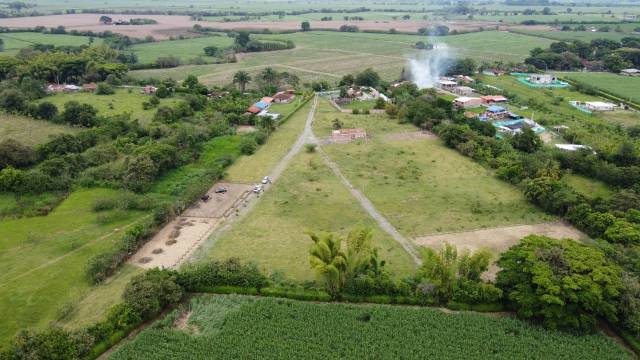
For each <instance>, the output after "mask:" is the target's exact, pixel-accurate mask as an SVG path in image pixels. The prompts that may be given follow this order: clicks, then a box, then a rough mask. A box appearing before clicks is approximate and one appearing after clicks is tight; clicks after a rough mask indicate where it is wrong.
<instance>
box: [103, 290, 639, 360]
mask: <svg viewBox="0 0 640 360" xmlns="http://www.w3.org/2000/svg"><path fill="white" fill-rule="evenodd" d="M190 310H191V315H190V317H189V320H188V324H187V325H186V326H180V329H177V328H176V327H174V324H175V323H180V321H176V319H178V313H173V314H171V315H169V316H168V317H167V318H166V319H165V320H163V321H160V322H159V323H158V324H157V325H156V326H154V327H152V328H149V329H147V330H145V331H143V332H142V333H141V334H140V335H138V337H137V338H136V339H135V340H133V341H131V342H129V343H127V344H125V345H123V346H122V347H120V348H119V349H118V350H117V351H116V352H114V353H113V354H112V355H111V357H110V359H148V358H154V359H215V358H221V359H222V358H225V359H249V358H251V359H257V358H270V359H273V358H277V359H363V358H376V359H378V358H384V359H407V358H412V359H413V358H423V359H424V358H448V359H486V358H492V359H534V358H535V359H542V358H544V359H626V358H631V357H630V356H629V355H628V354H627V353H626V352H625V350H624V349H622V348H621V347H619V346H618V345H617V344H616V343H615V342H614V341H613V340H611V339H610V338H607V337H605V336H603V335H602V334H595V335H587V336H584V335H583V336H574V335H571V334H567V333H561V332H554V331H549V330H544V329H542V328H540V327H536V326H533V325H529V324H527V323H525V322H522V321H518V320H515V319H511V318H492V317H486V316H482V315H478V314H472V313H460V314H455V315H452V314H445V313H443V312H441V311H439V310H435V309H428V308H415V307H402V306H388V305H345V304H336V303H323V304H318V303H310V302H299V301H292V300H282V299H271V298H252V297H244V296H231V295H225V296H221V295H219V296H213V295H212V296H200V297H194V298H193V299H192V300H191V304H190Z"/></svg>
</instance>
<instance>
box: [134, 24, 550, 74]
mask: <svg viewBox="0 0 640 360" xmlns="http://www.w3.org/2000/svg"><path fill="white" fill-rule="evenodd" d="M255 37H256V38H259V39H280V40H291V41H293V42H294V43H295V44H296V48H295V49H292V50H283V51H272V52H262V53H250V54H242V55H241V56H239V58H238V62H237V63H231V64H209V65H192V66H181V67H177V68H172V69H151V70H138V71H132V72H130V75H132V76H133V77H135V78H142V79H145V78H149V77H157V78H169V77H170V78H173V79H183V78H185V77H186V76H187V75H189V74H193V75H196V76H198V77H199V78H200V81H202V82H204V83H206V84H208V85H225V84H229V83H230V82H231V80H232V77H233V74H234V73H235V72H236V71H238V70H244V71H247V72H249V73H250V74H251V75H252V76H254V75H255V74H257V73H258V72H259V71H260V70H262V69H263V68H265V67H273V68H275V69H277V70H279V71H288V72H290V73H294V74H296V75H298V76H299V77H300V78H301V80H302V82H309V81H313V80H318V79H325V80H329V81H330V82H336V81H337V80H338V79H339V78H340V77H342V76H343V75H345V74H350V73H356V72H359V71H361V70H363V69H365V68H367V67H372V68H373V69H374V70H376V71H377V72H379V73H380V75H381V76H382V78H383V79H385V80H394V79H397V78H398V77H399V76H400V72H401V70H402V68H403V67H404V66H405V65H406V63H407V61H408V59H410V58H413V57H414V56H415V55H416V54H417V50H415V49H414V48H413V46H414V45H415V43H416V42H418V41H428V39H429V38H428V37H426V36H419V35H401V34H396V35H392V34H371V33H339V32H328V31H311V32H304V33H294V34H280V35H259V36H258V35H256V36H255ZM183 41H186V40H183ZM437 41H439V42H443V43H446V44H447V45H448V46H449V50H450V51H451V52H453V53H455V54H457V55H459V56H464V57H472V58H475V59H476V60H478V61H482V60H485V61H495V60H502V61H504V62H509V61H514V62H518V61H523V60H524V59H525V58H526V57H527V56H528V55H529V51H530V50H531V49H533V48H534V47H541V48H546V47H548V46H549V44H550V43H551V42H553V41H552V40H549V39H543V38H539V37H530V36H526V35H519V34H512V33H508V32H495V31H487V32H479V33H471V34H463V35H452V36H443V37H438V38H437ZM201 50H202V49H201V48H198V49H194V50H193V51H201ZM422 53H424V54H426V52H422Z"/></svg>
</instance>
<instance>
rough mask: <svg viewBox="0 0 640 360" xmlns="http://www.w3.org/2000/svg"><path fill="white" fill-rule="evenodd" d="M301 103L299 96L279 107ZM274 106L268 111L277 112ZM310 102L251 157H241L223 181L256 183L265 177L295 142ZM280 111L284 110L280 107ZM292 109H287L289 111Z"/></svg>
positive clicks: (300, 131) (229, 169) (230, 168)
mask: <svg viewBox="0 0 640 360" xmlns="http://www.w3.org/2000/svg"><path fill="white" fill-rule="evenodd" d="M299 101H302V98H301V97H300V96H298V97H296V99H295V100H294V101H293V102H292V104H282V105H280V106H293V104H298V102H299ZM276 105H279V104H274V105H272V108H271V110H270V111H273V112H277V111H279V110H278V108H277V107H276ZM310 109H311V102H309V103H307V104H306V105H305V106H303V107H302V108H300V109H299V110H298V111H297V112H296V113H295V114H293V115H292V116H291V117H290V118H289V119H288V120H287V121H286V122H285V123H284V124H282V125H281V126H279V127H278V129H277V130H276V131H275V132H274V133H273V134H272V135H271V136H270V137H269V140H267V143H266V144H264V145H263V146H262V147H260V149H259V150H258V151H257V152H256V153H255V154H253V155H250V156H241V157H240V158H238V160H237V161H236V162H235V163H234V164H233V165H231V166H230V167H229V168H228V169H227V174H226V176H225V180H227V181H230V182H237V183H257V182H259V181H260V180H261V179H262V178H263V177H264V176H265V175H267V174H268V173H269V171H271V169H272V168H273V167H274V166H275V165H276V163H277V162H278V161H279V160H280V159H281V158H282V157H283V156H284V155H285V154H286V153H287V152H288V151H289V149H290V148H291V146H293V144H294V143H295V142H296V139H297V138H298V136H300V133H302V129H303V128H304V122H305V119H306V118H307V115H308V113H309V110H310ZM280 110H286V108H283V107H280ZM291 110H292V108H289V111H291Z"/></svg>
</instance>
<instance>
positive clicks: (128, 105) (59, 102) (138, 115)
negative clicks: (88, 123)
mask: <svg viewBox="0 0 640 360" xmlns="http://www.w3.org/2000/svg"><path fill="white" fill-rule="evenodd" d="M115 90H116V91H115V93H114V94H112V95H96V94H95V93H91V92H80V93H59V94H55V95H51V96H46V97H44V98H42V99H41V100H39V102H42V101H49V102H51V103H53V104H54V105H56V106H57V107H58V111H59V112H62V111H63V110H64V104H65V103H67V102H68V101H77V102H79V103H84V104H89V105H91V106H93V107H94V108H96V109H97V110H98V115H105V116H111V115H120V114H125V113H127V114H129V115H131V120H135V119H138V120H140V122H142V123H148V122H151V120H152V119H153V115H154V114H155V113H156V110H157V108H151V109H147V110H144V109H143V108H142V103H143V102H145V101H149V98H150V97H151V96H149V95H145V94H142V93H141V92H140V91H141V89H140V88H131V91H129V89H115ZM178 101H179V99H178V98H176V97H174V98H168V99H160V105H159V106H162V105H168V106H171V105H173V104H175V103H177V102H178Z"/></svg>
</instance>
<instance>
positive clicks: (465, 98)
mask: <svg viewBox="0 0 640 360" xmlns="http://www.w3.org/2000/svg"><path fill="white" fill-rule="evenodd" d="M474 100H480V98H477V97H469V96H461V97H459V98H456V99H455V100H454V101H455V102H461V103H466V102H469V101H474Z"/></svg>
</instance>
